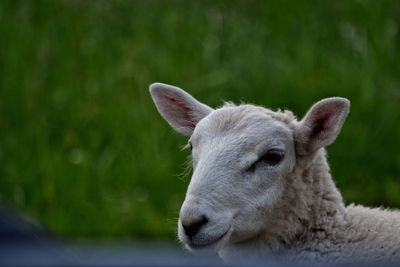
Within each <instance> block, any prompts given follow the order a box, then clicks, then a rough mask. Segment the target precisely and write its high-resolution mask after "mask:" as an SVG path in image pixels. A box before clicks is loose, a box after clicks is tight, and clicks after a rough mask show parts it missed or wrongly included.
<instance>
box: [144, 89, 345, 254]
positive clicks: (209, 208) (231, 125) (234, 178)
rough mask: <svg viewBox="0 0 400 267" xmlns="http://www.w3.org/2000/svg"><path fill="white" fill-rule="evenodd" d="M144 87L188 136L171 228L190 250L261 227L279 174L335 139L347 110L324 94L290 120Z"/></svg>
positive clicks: (281, 181) (212, 247) (283, 177)
mask: <svg viewBox="0 0 400 267" xmlns="http://www.w3.org/2000/svg"><path fill="white" fill-rule="evenodd" d="M150 93H151V96H152V98H153V100H154V102H155V104H156V107H157V109H158V111H159V112H160V114H161V115H162V116H163V117H164V119H165V120H166V121H167V122H168V123H169V124H170V125H171V126H172V127H173V128H174V129H176V130H177V131H178V132H180V133H182V134H184V135H186V136H188V137H189V141H188V147H190V148H191V150H192V164H193V175H192V178H191V181H190V184H189V186H188V189H187V193H186V198H185V201H184V203H183V205H182V208H181V210H180V215H179V221H178V235H179V239H180V240H181V241H182V242H183V243H184V244H185V245H186V246H187V248H189V249H190V250H193V251H195V252H196V251H213V252H216V251H219V250H220V249H222V248H223V247H224V246H226V245H227V244H229V243H237V242H240V241H244V240H247V239H251V238H252V237H254V236H257V235H259V234H260V233H262V232H265V231H268V225H269V224H270V223H271V222H273V220H274V213H273V210H274V207H275V206H276V205H277V203H279V201H280V199H281V198H282V194H283V192H284V186H287V185H288V184H289V183H288V182H287V179H288V178H287V177H289V176H290V174H291V173H292V172H293V171H294V170H295V169H296V167H298V165H299V164H300V163H301V162H304V161H311V160H312V158H313V155H315V153H316V152H317V151H318V150H319V149H320V148H322V147H324V146H327V145H329V144H331V143H332V142H333V141H334V140H335V138H336V136H337V135H338V134H339V132H340V129H341V127H342V124H343V122H344V120H345V118H346V116H347V114H348V111H349V101H348V100H347V99H344V98H339V97H334V98H328V99H324V100H321V101H319V102H317V103H316V104H315V105H313V106H312V107H311V109H310V110H309V111H308V113H307V114H306V116H305V117H304V118H303V119H302V120H301V121H297V120H296V118H295V117H294V116H293V115H292V113H291V112H288V111H285V112H281V111H278V112H274V111H271V110H269V109H266V108H263V107H259V106H254V105H239V106H235V105H233V104H225V105H224V106H222V107H221V108H217V109H213V108H210V107H209V106H207V105H205V104H202V103H200V102H199V101H197V100H196V99H194V98H193V97H192V96H191V95H189V94H188V93H186V92H185V91H183V90H182V89H179V88H177V87H174V86H170V85H166V84H161V83H155V84H152V85H151V86H150Z"/></svg>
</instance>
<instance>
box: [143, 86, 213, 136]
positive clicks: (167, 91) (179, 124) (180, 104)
mask: <svg viewBox="0 0 400 267" xmlns="http://www.w3.org/2000/svg"><path fill="white" fill-rule="evenodd" d="M150 94H151V97H152V98H153V101H154V104H155V105H156V107H157V109H158V111H159V112H160V114H161V116H162V117H163V118H164V119H165V120H166V121H167V122H168V123H169V124H170V125H171V126H172V127H173V128H174V129H175V130H176V131H178V132H179V133H181V134H183V135H187V136H190V135H191V134H192V133H193V130H194V128H195V127H196V124H197V123H198V122H199V121H200V120H201V119H203V118H204V117H205V116H207V115H208V114H209V113H210V112H211V111H213V109H212V108H210V107H209V106H207V105H205V104H203V103H200V102H199V101H197V100H196V99H195V98H194V97H192V96H191V95H190V94H188V93H186V92H185V91H183V90H182V89H180V88H178V87H175V86H171V85H168V84H163V83H153V84H152V85H150Z"/></svg>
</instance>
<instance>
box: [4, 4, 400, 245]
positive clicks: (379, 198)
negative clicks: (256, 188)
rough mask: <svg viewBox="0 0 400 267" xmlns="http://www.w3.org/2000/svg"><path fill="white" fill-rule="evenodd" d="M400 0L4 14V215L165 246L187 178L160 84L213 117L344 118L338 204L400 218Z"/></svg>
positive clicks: (335, 156)
mask: <svg viewBox="0 0 400 267" xmlns="http://www.w3.org/2000/svg"><path fill="white" fill-rule="evenodd" d="M399 26H400V2H399V1H396V0H393V1H385V0H383V1H367V0H365V1H278V0H276V1H106V0H103V1H79V0H68V1H67V0H65V1H61V0H58V1H53V0H48V1H14V0H8V1H7V0H3V1H1V2H0V38H1V42H0V201H1V202H2V203H5V204H7V205H10V206H13V207H15V208H16V209H19V210H21V211H23V212H24V213H25V214H28V215H30V216H32V217H33V218H35V219H37V220H39V221H41V222H43V223H44V224H46V225H48V226H49V227H50V228H51V229H52V230H54V231H55V232H56V233H59V234H61V235H62V236H65V237H73V238H127V239H131V238H135V239H164V238H173V237H174V235H175V220H176V217H177V215H178V211H179V207H180V204H181V202H182V200H183V198H184V192H185V189H186V186H187V184H188V178H182V176H181V173H182V172H183V170H184V162H185V158H186V156H187V151H181V150H180V148H181V146H182V145H184V144H185V138H184V137H181V136H179V135H178V134H176V133H174V132H173V130H172V129H170V128H169V126H168V125H167V124H166V123H165V122H164V121H163V120H162V119H161V117H160V116H159V114H158V113H157V111H156V109H155V107H154V106H153V104H152V102H151V99H150V97H149V94H148V90H147V88H148V85H149V84H150V83H152V82H155V81H160V82H165V83H171V84H175V85H178V86H180V87H183V88H185V89H186V90H188V91H189V92H190V93H192V94H193V95H194V96H195V97H197V98H198V99H200V100H201V101H204V102H206V103H208V104H210V105H212V106H218V105H221V104H222V101H223V100H233V101H236V102H240V101H246V102H252V103H256V104H261V105H266V106H268V107H271V108H288V109H291V110H293V111H294V112H295V113H296V114H298V115H299V116H301V115H303V114H304V113H305V111H306V110H307V108H308V107H309V106H310V105H311V104H312V103H313V102H315V101H317V100H318V99H320V98H323V97H328V96H335V95H338V96H343V97H347V98H349V99H350V100H351V101H352V110H351V114H350V116H349V118H348V120H347V121H346V123H345V126H344V129H343V131H342V134H341V135H340V137H339V138H338V140H337V141H336V143H335V144H334V145H333V146H331V147H329V149H328V151H329V158H330V162H331V167H332V172H333V175H334V177H335V179H336V181H337V184H338V185H339V187H340V189H341V191H342V192H343V194H344V197H345V199H346V202H347V203H350V202H357V203H362V204H366V205H384V206H391V207H400V194H399V192H400V152H399V150H400V138H399V137H400V123H399V121H400V105H399V103H400V63H399V58H400V33H399V30H400V29H399Z"/></svg>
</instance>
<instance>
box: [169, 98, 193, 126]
mask: <svg viewBox="0 0 400 267" xmlns="http://www.w3.org/2000/svg"><path fill="white" fill-rule="evenodd" d="M162 98H164V100H165V102H169V103H170V104H169V106H170V107H174V108H173V109H172V110H166V112H167V113H169V115H170V116H171V117H173V118H174V119H175V120H177V121H178V122H179V124H181V125H184V126H185V127H192V128H194V127H195V126H196V123H195V118H194V117H193V116H192V109H191V108H190V107H188V106H187V103H186V102H185V101H182V100H180V99H178V98H174V97H171V96H168V95H163V96H162Z"/></svg>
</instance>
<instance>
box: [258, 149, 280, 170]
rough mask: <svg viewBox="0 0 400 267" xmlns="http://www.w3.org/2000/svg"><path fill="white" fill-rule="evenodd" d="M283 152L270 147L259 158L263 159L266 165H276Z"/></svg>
mask: <svg viewBox="0 0 400 267" xmlns="http://www.w3.org/2000/svg"><path fill="white" fill-rule="evenodd" d="M284 156H285V154H284V153H283V151H282V150H280V149H271V150H268V151H267V153H265V155H264V156H262V157H261V158H260V159H259V160H261V161H264V162H265V163H267V164H268V165H272V166H273V165H277V164H278V163H279V162H281V161H282V159H283V157H284Z"/></svg>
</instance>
